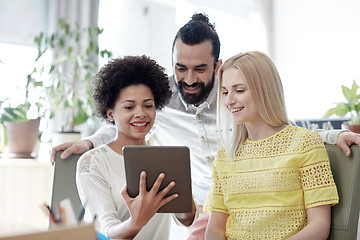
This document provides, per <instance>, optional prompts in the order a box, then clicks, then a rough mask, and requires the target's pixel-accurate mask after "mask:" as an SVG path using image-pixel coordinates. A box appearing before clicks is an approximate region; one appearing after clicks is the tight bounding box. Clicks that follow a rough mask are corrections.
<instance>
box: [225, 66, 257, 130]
mask: <svg viewBox="0 0 360 240" xmlns="http://www.w3.org/2000/svg"><path fill="white" fill-rule="evenodd" d="M221 94H222V99H223V103H224V104H225V106H226V108H227V109H228V110H229V111H230V112H231V114H232V116H233V119H234V122H235V123H236V124H240V123H251V122H254V121H256V120H258V119H259V118H261V117H260V115H259V113H258V112H257V110H256V104H255V101H254V98H253V95H252V93H251V91H250V89H249V85H248V84H247V81H246V79H245V77H244V75H243V74H242V72H241V70H239V69H237V68H235V67H232V68H228V69H226V70H224V72H223V75H222V82H221Z"/></svg>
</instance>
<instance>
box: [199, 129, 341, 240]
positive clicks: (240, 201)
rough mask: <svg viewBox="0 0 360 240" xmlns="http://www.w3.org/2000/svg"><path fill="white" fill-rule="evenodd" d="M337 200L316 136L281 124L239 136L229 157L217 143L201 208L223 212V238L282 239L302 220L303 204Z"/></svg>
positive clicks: (301, 224)
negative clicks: (257, 136) (261, 135)
mask: <svg viewBox="0 0 360 240" xmlns="http://www.w3.org/2000/svg"><path fill="white" fill-rule="evenodd" d="M338 201H339V197H338V194H337V190H336V186H335V183H334V179H333V176H332V172H331V169H330V162H329V157H328V155H327V152H326V149H325V147H324V144H323V142H322V139H321V137H320V136H319V135H318V133H315V132H312V131H309V130H307V129H304V128H300V127H295V126H287V127H286V128H284V129H283V130H281V131H279V132H278V133H276V134H274V135H273V136H271V137H269V138H266V139H264V140H261V141H250V140H247V141H245V143H244V145H243V147H242V148H241V150H240V151H239V152H238V153H237V154H236V156H235V159H227V156H226V154H225V151H224V149H220V150H219V151H218V153H217V158H216V161H214V163H213V183H212V186H211V188H210V192H209V194H208V198H207V200H206V203H205V208H204V209H205V211H206V212H211V211H215V212H222V213H226V214H229V218H228V220H227V223H226V236H227V238H228V239H247V240H248V239H286V238H288V237H290V236H292V235H294V234H295V233H297V232H299V231H300V230H301V229H302V228H304V227H305V226H306V224H307V215H306V209H307V208H311V207H316V206H320V205H326V204H331V205H335V204H336V203H338Z"/></svg>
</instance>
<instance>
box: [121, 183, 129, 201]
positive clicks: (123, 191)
mask: <svg viewBox="0 0 360 240" xmlns="http://www.w3.org/2000/svg"><path fill="white" fill-rule="evenodd" d="M120 193H121V196H122V197H123V198H124V200H125V202H129V201H130V200H131V198H130V196H129V194H128V192H127V188H126V185H124V187H123V188H122V189H121V192H120Z"/></svg>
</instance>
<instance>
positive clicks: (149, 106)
mask: <svg viewBox="0 0 360 240" xmlns="http://www.w3.org/2000/svg"><path fill="white" fill-rule="evenodd" d="M145 107H146V108H153V107H154V105H145Z"/></svg>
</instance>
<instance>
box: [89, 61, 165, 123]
mask: <svg viewBox="0 0 360 240" xmlns="http://www.w3.org/2000/svg"><path fill="white" fill-rule="evenodd" d="M137 84H144V85H146V86H148V87H149V88H150V90H151V92H152V94H153V95H154V101H155V108H156V109H157V110H159V109H161V108H163V107H164V106H165V105H166V104H167V103H168V101H169V99H170V97H171V94H172V92H171V91H170V86H169V81H168V76H167V74H166V73H165V69H164V68H163V67H162V66H160V65H159V64H157V63H156V62H155V61H154V60H153V59H151V58H149V57H147V56H145V55H143V56H125V57H123V58H117V59H113V60H111V61H109V62H108V63H107V64H106V65H105V66H104V67H102V68H101V69H100V71H99V72H98V73H97V74H96V76H95V77H94V80H93V83H92V88H93V92H92V99H93V106H94V111H95V114H96V116H98V117H100V118H102V119H103V120H105V121H107V122H110V121H109V120H108V118H107V115H106V112H107V110H108V109H114V107H115V102H116V100H117V99H118V97H119V93H120V90H121V89H123V88H126V87H128V86H130V85H137Z"/></svg>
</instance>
